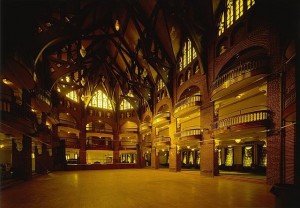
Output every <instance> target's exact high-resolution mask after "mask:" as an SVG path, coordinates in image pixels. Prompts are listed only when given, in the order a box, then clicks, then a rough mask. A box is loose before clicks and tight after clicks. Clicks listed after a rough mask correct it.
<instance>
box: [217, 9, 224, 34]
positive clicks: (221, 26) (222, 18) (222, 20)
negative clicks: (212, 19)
mask: <svg viewBox="0 0 300 208" xmlns="http://www.w3.org/2000/svg"><path fill="white" fill-rule="evenodd" d="M224 30H225V14H224V12H223V13H222V16H221V18H220V22H219V31H218V35H219V36H220V35H222V33H223V32H224Z"/></svg>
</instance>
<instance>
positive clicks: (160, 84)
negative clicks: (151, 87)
mask: <svg viewBox="0 0 300 208" xmlns="http://www.w3.org/2000/svg"><path fill="white" fill-rule="evenodd" d="M157 87H158V88H157V90H158V91H159V90H161V89H162V88H163V87H165V83H164V82H163V81H162V79H159V80H158V86H157Z"/></svg>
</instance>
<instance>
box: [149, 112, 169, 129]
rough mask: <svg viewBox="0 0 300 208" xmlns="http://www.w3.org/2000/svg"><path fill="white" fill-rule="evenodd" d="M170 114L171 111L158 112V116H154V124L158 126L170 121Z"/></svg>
mask: <svg viewBox="0 0 300 208" xmlns="http://www.w3.org/2000/svg"><path fill="white" fill-rule="evenodd" d="M170 115H171V114H170V112H162V113H158V114H157V115H156V116H154V117H153V121H152V126H154V127H156V126H159V125H162V124H164V123H165V122H169V120H170Z"/></svg>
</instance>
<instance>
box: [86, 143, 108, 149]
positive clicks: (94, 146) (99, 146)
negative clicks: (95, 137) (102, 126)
mask: <svg viewBox="0 0 300 208" xmlns="http://www.w3.org/2000/svg"><path fill="white" fill-rule="evenodd" d="M86 149H87V150H112V149H113V146H112V144H87V145H86Z"/></svg>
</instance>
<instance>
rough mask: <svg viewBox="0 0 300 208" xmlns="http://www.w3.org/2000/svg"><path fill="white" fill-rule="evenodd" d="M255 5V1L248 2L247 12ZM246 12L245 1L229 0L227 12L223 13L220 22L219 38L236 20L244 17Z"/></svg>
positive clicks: (248, 0) (249, 0)
mask: <svg viewBox="0 0 300 208" xmlns="http://www.w3.org/2000/svg"><path fill="white" fill-rule="evenodd" d="M245 3H246V2H245ZM254 4H255V0H247V10H248V9H250V8H251V7H252V6H253V5H254ZM245 10H246V5H245V4H244V0H227V1H226V11H224V12H222V13H221V15H220V19H219V22H218V36H220V35H222V34H223V33H224V31H225V28H229V27H230V26H231V25H232V24H233V23H234V22H235V21H236V20H238V19H239V18H240V17H241V16H243V15H244V11H245Z"/></svg>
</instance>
